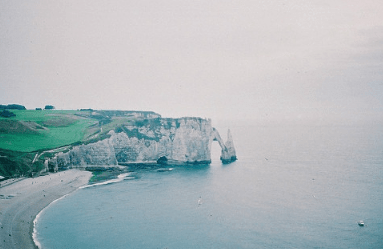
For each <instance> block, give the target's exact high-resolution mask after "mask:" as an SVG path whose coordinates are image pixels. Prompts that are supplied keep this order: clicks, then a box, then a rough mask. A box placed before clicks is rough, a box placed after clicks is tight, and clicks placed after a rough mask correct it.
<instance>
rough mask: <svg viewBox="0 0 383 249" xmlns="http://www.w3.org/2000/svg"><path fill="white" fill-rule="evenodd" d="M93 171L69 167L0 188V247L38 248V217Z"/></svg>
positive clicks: (84, 182) (79, 185)
mask: <svg viewBox="0 0 383 249" xmlns="http://www.w3.org/2000/svg"><path fill="white" fill-rule="evenodd" d="M91 176H92V173H91V172H89V171H81V170H74V169H73V170H67V171H63V172H58V173H50V174H48V175H45V176H40V177H37V178H25V179H23V180H20V181H17V182H15V183H12V184H8V185H6V186H3V187H1V188H0V226H1V228H0V238H1V241H0V248H1V249H10V248H26V249H27V248H37V246H36V245H35V243H34V242H33V239H32V233H33V227H34V226H33V221H34V219H35V217H36V216H37V215H38V214H39V213H40V211H41V210H43V209H44V208H45V207H47V206H48V205H49V204H50V203H52V202H53V201H55V200H57V199H59V198H61V197H63V196H65V195H67V194H69V193H71V192H73V191H75V190H77V189H78V188H79V187H81V186H84V185H86V184H88V182H89V179H90V177H91Z"/></svg>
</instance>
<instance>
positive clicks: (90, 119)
mask: <svg viewBox="0 0 383 249" xmlns="http://www.w3.org/2000/svg"><path fill="white" fill-rule="evenodd" d="M12 112H13V113H14V114H16V116H15V117H9V118H4V117H0V176H6V177H12V176H19V175H27V176H28V175H34V174H35V173H37V172H40V171H41V170H42V169H44V158H46V157H52V156H54V154H55V153H57V152H58V151H60V150H65V149H67V148H60V149H57V148H59V147H63V146H67V147H71V146H73V145H77V144H81V143H90V142H96V141H98V140H101V139H103V138H106V137H107V136H108V132H109V131H110V130H116V131H122V130H124V128H123V127H124V126H125V125H134V124H140V123H142V122H143V120H145V119H147V118H149V119H153V118H159V117H160V115H159V114H156V113H154V112H140V111H137V112H135V111H93V110H84V111H73V110H69V111H66V110H12ZM52 149H55V150H54V151H47V150H52Z"/></svg>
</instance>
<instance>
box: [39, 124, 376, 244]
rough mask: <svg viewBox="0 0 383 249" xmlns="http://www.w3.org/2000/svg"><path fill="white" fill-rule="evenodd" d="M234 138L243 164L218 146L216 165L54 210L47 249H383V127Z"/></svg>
mask: <svg viewBox="0 0 383 249" xmlns="http://www.w3.org/2000/svg"><path fill="white" fill-rule="evenodd" d="M217 128H218V130H219V131H220V133H221V136H222V137H223V139H224V140H226V130H225V129H222V128H221V127H217ZM223 128H227V126H225V125H224V126H223ZM230 129H231V132H232V135H233V139H234V144H235V146H236V150H237V156H238V159H239V160H238V161H236V162H235V163H232V164H229V165H222V164H221V162H220V161H219V156H220V148H219V145H218V143H213V152H212V159H213V161H212V163H211V164H210V165H198V166H188V167H186V166H182V167H180V166H178V167H177V166H171V168H172V169H170V170H169V171H162V170H160V171H158V168H156V167H139V168H130V170H132V171H133V172H131V173H129V174H128V175H123V176H121V178H120V180H121V181H117V180H116V181H115V182H114V183H111V184H106V185H97V186H92V187H87V188H83V189H80V190H78V191H76V192H75V193H73V194H71V195H69V196H66V197H65V198H62V199H60V200H59V201H57V202H55V203H53V204H51V205H50V206H49V207H48V208H46V209H45V210H44V211H43V212H42V213H41V215H40V217H39V219H38V221H37V224H36V230H37V239H38V241H39V242H40V244H41V246H42V248H44V249H49V248H51V249H59V248H92V249H94V248H383V126H379V125H364V126H358V125H353V126H315V125H312V126H305V125H267V126H262V125H250V124H249V125H232V126H230ZM360 220H363V221H364V223H365V225H364V226H363V227H362V226H359V225H358V221H360Z"/></svg>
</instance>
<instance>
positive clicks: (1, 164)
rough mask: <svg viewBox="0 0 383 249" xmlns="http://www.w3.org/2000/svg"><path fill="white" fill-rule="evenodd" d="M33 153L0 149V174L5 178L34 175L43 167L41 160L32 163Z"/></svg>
mask: <svg viewBox="0 0 383 249" xmlns="http://www.w3.org/2000/svg"><path fill="white" fill-rule="evenodd" d="M35 155H36V153H23V152H16V151H7V150H1V149H0V175H1V176H4V177H7V178H12V177H20V176H33V175H35V174H36V173H37V172H40V171H41V170H42V169H43V168H44V163H43V162H42V161H41V160H37V161H36V162H34V163H33V164H32V161H33V159H34V157H35Z"/></svg>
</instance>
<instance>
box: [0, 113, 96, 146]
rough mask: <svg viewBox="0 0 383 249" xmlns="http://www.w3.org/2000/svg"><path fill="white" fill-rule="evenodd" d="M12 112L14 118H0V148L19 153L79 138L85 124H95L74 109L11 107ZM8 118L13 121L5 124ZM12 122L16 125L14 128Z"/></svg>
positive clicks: (82, 135) (82, 133)
mask: <svg viewBox="0 0 383 249" xmlns="http://www.w3.org/2000/svg"><path fill="white" fill-rule="evenodd" d="M12 112H13V113H15V114H16V117H12V118H0V123H1V122H2V123H3V126H2V130H0V148H1V149H6V150H13V151H20V152H31V151H36V150H44V149H52V148H57V147H61V146H64V145H68V144H72V143H75V142H79V141H83V139H84V136H85V134H87V130H88V129H89V127H90V126H91V125H93V124H95V123H97V121H96V120H94V119H91V118H83V117H79V116H76V115H75V114H76V113H79V112H78V111H61V110H43V111H35V110H12ZM3 120H7V121H3ZM12 120H13V121H14V122H15V123H11V125H9V124H10V121H12ZM20 121H25V122H20ZM5 122H7V123H5ZM16 123H17V124H18V126H17V128H14V127H16V126H15V125H14V124H16ZM34 123H36V124H38V125H39V128H36V125H34ZM30 124H32V125H30ZM7 126H9V127H7ZM11 126H13V127H11ZM25 127H26V128H25ZM30 127H32V128H30Z"/></svg>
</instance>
